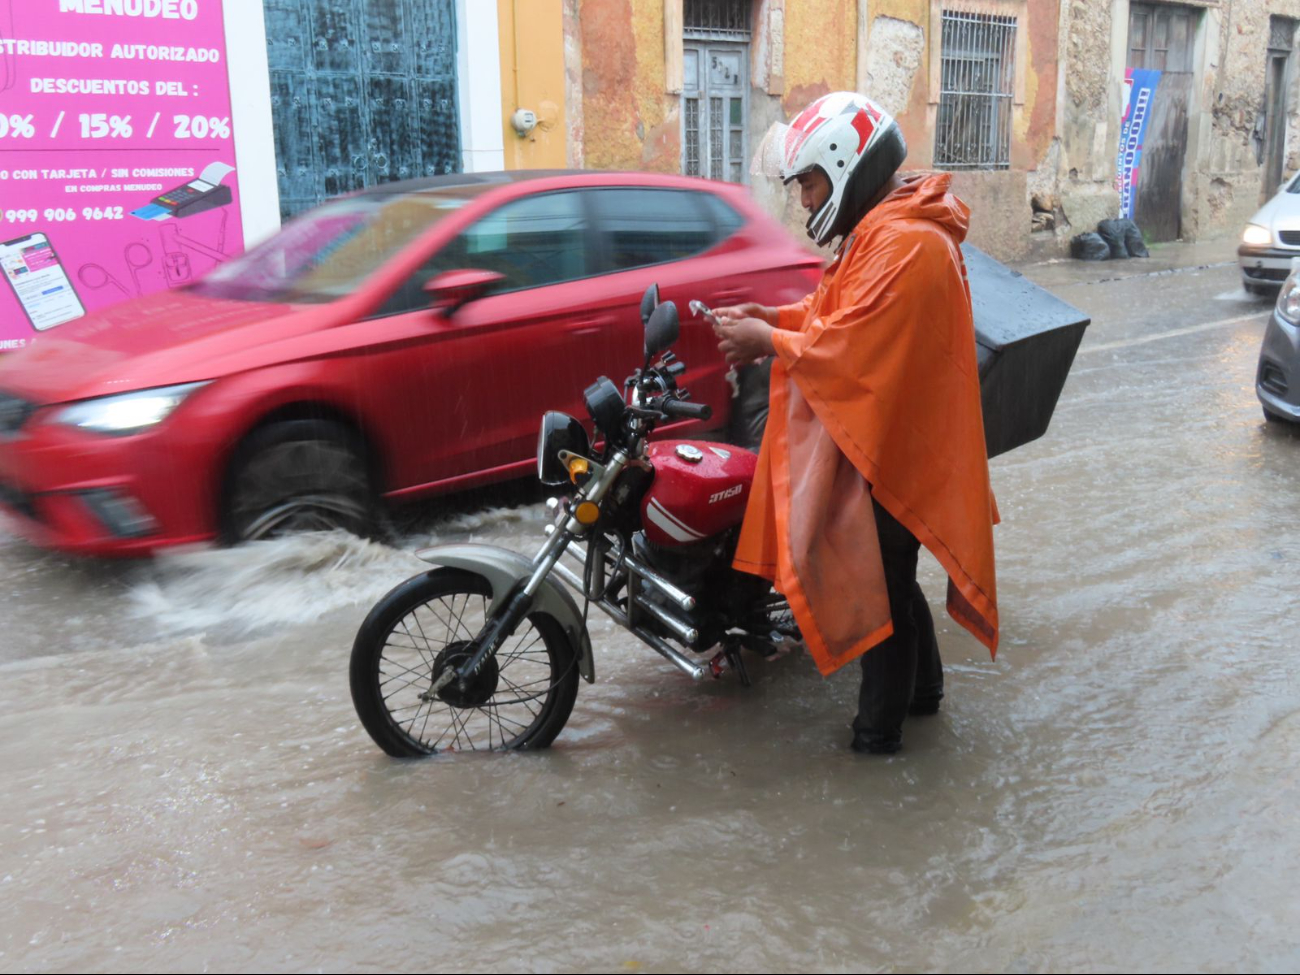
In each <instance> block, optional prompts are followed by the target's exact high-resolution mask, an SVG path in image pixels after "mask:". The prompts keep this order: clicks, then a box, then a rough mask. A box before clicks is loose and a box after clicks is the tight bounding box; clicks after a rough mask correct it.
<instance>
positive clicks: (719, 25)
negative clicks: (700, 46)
mask: <svg viewBox="0 0 1300 975" xmlns="http://www.w3.org/2000/svg"><path fill="white" fill-rule="evenodd" d="M749 8H750V0H684V3H683V6H682V27H683V29H684V31H685V33H686V36H688V37H694V38H697V39H700V40H714V41H747V40H749V30H750V27H749V16H750V13H749Z"/></svg>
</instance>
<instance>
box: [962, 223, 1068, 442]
mask: <svg viewBox="0 0 1300 975" xmlns="http://www.w3.org/2000/svg"><path fill="white" fill-rule="evenodd" d="M961 250H962V254H963V255H964V256H965V258H966V274H967V279H968V280H969V282H970V300H971V310H972V311H973V312H974V315H975V352H976V355H977V357H978V359H979V371H980V399H981V400H982V402H983V406H984V441H985V443H986V444H987V446H988V452H989V456H990V457H996V456H997V455H998V454H1004V453H1006V452H1007V451H1008V450H1012V449H1014V448H1016V447H1020V446H1023V445H1024V444H1027V443H1029V442H1030V441H1031V440H1037V439H1038V438H1039V437H1041V436H1042V435H1043V434H1044V433H1046V432H1047V425H1048V423H1050V422H1051V419H1052V411H1053V410H1055V409H1056V400H1057V398H1058V397H1059V396H1060V395H1061V389H1062V388H1063V387H1064V386H1065V378H1066V376H1068V375H1069V374H1070V365H1071V364H1072V363H1073V362H1074V353H1075V352H1076V351H1077V350H1078V348H1079V343H1080V342H1082V341H1083V330H1084V329H1085V328H1087V327H1088V323H1089V322H1090V321H1091V319H1089V318H1088V316H1087V315H1085V314H1084V313H1083V312H1081V311H1079V309H1077V308H1075V307H1074V306H1073V305H1069V304H1066V303H1065V302H1064V301H1062V300H1061V299H1060V298H1057V297H1056V296H1055V295H1053V294H1052V293H1051V292H1049V291H1045V290H1043V289H1042V288H1040V287H1039V286H1038V285H1036V284H1034V283H1033V282H1032V281H1030V280H1029V279H1028V278H1026V277H1025V276H1024V275H1023V274H1020V273H1019V272H1018V271H1013V270H1011V268H1009V267H1007V266H1006V265H1005V264H1002V263H1000V262H998V261H995V260H994V259H993V258H991V257H989V256H988V255H987V254H985V253H984V252H983V251H981V250H979V249H978V248H976V247H972V246H970V245H969V244H963V245H962V249H961Z"/></svg>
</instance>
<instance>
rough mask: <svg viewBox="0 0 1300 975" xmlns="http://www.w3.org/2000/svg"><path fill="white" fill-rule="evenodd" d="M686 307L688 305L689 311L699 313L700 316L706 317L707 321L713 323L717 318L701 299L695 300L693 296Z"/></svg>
mask: <svg viewBox="0 0 1300 975" xmlns="http://www.w3.org/2000/svg"><path fill="white" fill-rule="evenodd" d="M687 307H689V308H690V309H691V311H693V312H695V314H697V315H699V316H700V317H701V318H707V319H708V320H709V321H711V322H715V323H716V322H717V320H718V316H717V315H715V314H713V309H712V308H710V307H709V306H708V305H706V304H705V303H704V302H702V301H696V300H695V299H694V298H692V299H691V303H690V305H688V306H687Z"/></svg>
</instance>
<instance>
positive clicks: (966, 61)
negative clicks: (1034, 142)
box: [934, 10, 1016, 169]
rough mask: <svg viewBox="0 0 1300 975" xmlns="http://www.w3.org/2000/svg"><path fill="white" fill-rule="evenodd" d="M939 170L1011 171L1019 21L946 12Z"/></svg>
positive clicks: (937, 147) (936, 147)
mask: <svg viewBox="0 0 1300 975" xmlns="http://www.w3.org/2000/svg"><path fill="white" fill-rule="evenodd" d="M941 51H942V58H941V66H940V90H939V114H938V119H937V122H936V124H935V134H934V165H935V166H936V167H938V168H939V169H1007V168H1009V167H1010V165H1011V109H1012V102H1013V100H1014V98H1015V81H1016V18H1015V17H1006V16H998V15H994V14H977V13H967V12H965V11H954V10H945V11H943V38H942V47H941Z"/></svg>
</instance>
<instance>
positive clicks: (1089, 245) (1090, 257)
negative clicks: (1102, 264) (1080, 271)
mask: <svg viewBox="0 0 1300 975" xmlns="http://www.w3.org/2000/svg"><path fill="white" fill-rule="evenodd" d="M1070 256H1071V257H1076V258H1078V259H1079V260H1081V261H1108V260H1110V245H1109V244H1107V243H1106V242H1105V241H1104V240H1102V239H1101V237H1100V236H1099V235H1098V234H1079V235H1078V236H1077V237H1073V238H1071V240H1070Z"/></svg>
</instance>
